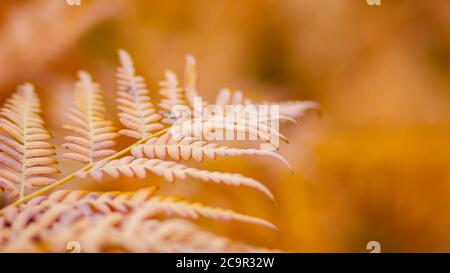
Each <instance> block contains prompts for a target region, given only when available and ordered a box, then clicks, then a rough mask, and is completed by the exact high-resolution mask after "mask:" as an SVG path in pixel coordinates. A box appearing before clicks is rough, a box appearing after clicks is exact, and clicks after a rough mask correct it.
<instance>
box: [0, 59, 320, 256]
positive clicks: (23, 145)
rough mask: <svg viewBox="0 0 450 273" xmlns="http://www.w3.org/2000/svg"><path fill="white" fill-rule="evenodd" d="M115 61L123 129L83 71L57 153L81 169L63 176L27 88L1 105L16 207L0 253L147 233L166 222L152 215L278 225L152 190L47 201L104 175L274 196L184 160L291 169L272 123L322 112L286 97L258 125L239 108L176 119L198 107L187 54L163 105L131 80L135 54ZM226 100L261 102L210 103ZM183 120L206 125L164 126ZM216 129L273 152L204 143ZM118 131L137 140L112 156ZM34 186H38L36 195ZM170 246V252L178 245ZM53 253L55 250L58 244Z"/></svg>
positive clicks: (1, 156)
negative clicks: (263, 162)
mask: <svg viewBox="0 0 450 273" xmlns="http://www.w3.org/2000/svg"><path fill="white" fill-rule="evenodd" d="M118 55H119V61H120V66H119V67H118V69H117V103H118V116H119V120H120V123H121V124H122V125H123V126H124V127H125V128H122V129H120V128H116V127H115V126H114V124H113V122H112V121H110V120H109V119H108V118H107V109H106V107H105V103H104V101H103V91H102V90H101V88H100V85H99V84H98V83H96V82H94V81H93V79H92V77H91V75H90V74H89V73H88V72H85V71H81V72H79V74H78V78H79V79H78V81H77V83H76V84H75V87H74V91H73V96H72V97H73V99H72V106H71V107H70V108H69V109H68V111H67V116H68V118H69V120H70V124H67V125H64V126H63V127H64V128H65V129H66V130H67V131H68V135H66V136H65V138H64V139H65V143H64V144H63V147H64V148H65V149H66V150H67V152H66V153H64V154H63V157H64V158H66V159H69V160H72V161H76V162H78V163H81V164H83V166H82V167H81V168H80V169H79V170H77V171H75V172H74V173H72V174H69V175H67V176H65V177H64V178H62V179H60V180H56V179H55V178H54V175H55V174H57V173H59V170H58V169H57V168H56V167H54V166H53V165H54V164H56V163H57V161H56V160H55V159H54V156H55V147H54V146H53V145H52V144H50V143H49V139H50V134H49V133H48V131H47V130H46V129H45V127H44V121H43V120H42V117H41V115H40V114H41V105H40V102H39V98H38V96H37V94H36V93H35V91H34V88H33V86H32V85H31V84H24V85H21V86H19V88H18V90H17V92H16V93H15V94H14V95H13V96H12V97H11V98H10V99H8V100H7V101H6V103H5V104H4V106H3V107H2V108H1V110H0V128H1V129H2V131H3V132H4V133H5V134H0V166H1V167H2V168H1V169H0V190H1V191H5V192H6V193H7V195H8V197H9V198H10V200H11V201H15V202H14V203H13V204H12V205H10V206H8V207H7V208H5V209H3V210H2V214H1V215H0V250H5V251H8V250H11V249H14V248H16V247H18V248H23V249H32V248H33V245H36V243H39V240H40V241H41V242H46V243H47V244H48V246H49V247H51V246H55V245H58V243H59V242H58V239H54V240H53V239H52V238H59V239H62V238H66V239H67V238H71V236H72V237H73V236H75V237H76V234H78V235H80V234H83V236H84V237H83V236H81V235H80V236H81V237H80V236H79V240H82V241H86V243H87V242H88V241H89V239H92V238H93V237H92V236H94V235H98V233H99V232H101V231H103V232H104V233H105V234H106V233H107V231H108V232H113V233H114V234H116V235H117V236H118V237H120V238H124V237H123V236H125V237H127V236H128V237H127V238H129V236H130V232H134V231H136V232H142V231H143V230H146V231H147V229H145V228H143V229H142V230H137V228H138V227H139V228H141V227H140V225H145V226H146V227H147V226H151V227H152V228H150V229H149V230H155V229H161V228H162V227H164V226H165V225H168V226H171V224H170V223H172V222H170V221H169V220H166V221H159V220H155V219H154V217H155V216H156V215H160V214H162V215H165V216H168V215H175V216H179V217H184V218H190V219H194V218H197V217H199V216H204V217H207V218H212V219H216V220H238V221H243V222H249V223H254V224H258V225H262V226H266V227H269V228H274V226H273V225H272V224H271V223H269V222H267V221H265V220H263V219H259V218H256V217H251V216H246V215H243V214H239V213H237V212H233V211H230V210H224V209H219V208H210V207H206V206H204V205H202V204H200V203H189V202H187V201H184V200H182V199H179V198H174V197H163V196H153V194H154V192H155V188H153V187H150V188H147V189H142V190H140V191H138V192H135V193H125V192H105V193H96V192H84V191H56V192H53V193H51V194H50V195H47V196H45V194H48V193H49V192H51V191H52V190H54V189H56V188H57V187H59V186H61V185H63V184H65V183H67V182H69V181H71V180H72V179H73V178H76V177H81V178H86V177H92V178H94V179H95V180H103V178H104V177H105V175H107V176H111V177H114V178H117V177H119V176H120V175H124V176H128V177H138V178H140V179H145V178H146V177H147V175H148V174H149V173H151V174H153V175H157V176H161V177H163V178H164V180H166V181H168V182H170V183H172V182H174V181H175V179H177V178H178V179H186V178H188V177H190V178H195V179H198V180H200V181H204V182H212V183H220V184H225V185H232V186H241V185H243V186H248V187H252V188H254V189H256V190H258V191H260V192H262V193H263V194H264V195H266V196H268V197H269V198H270V199H272V200H274V196H273V194H272V193H271V192H270V190H269V189H268V188H267V187H266V186H264V184H262V183H261V182H259V181H257V180H255V179H253V178H250V177H246V176H243V175H242V174H239V173H224V172H216V171H209V170H203V169H198V168H192V167H188V166H186V165H184V164H182V163H181V162H182V161H183V162H185V163H188V162H189V161H192V160H194V161H198V162H202V161H203V160H204V159H205V158H208V159H215V158H216V157H218V156H258V155H259V156H268V157H272V158H275V159H277V160H279V161H281V162H282V163H283V164H285V165H286V166H288V167H289V168H290V166H289V163H288V162H287V160H286V159H284V158H283V157H282V156H281V155H280V154H278V153H277V152H276V151H275V150H276V148H278V144H277V143H272V139H273V137H274V136H275V137H279V138H281V139H282V140H284V141H285V142H287V139H286V138H285V137H284V136H283V135H281V134H280V133H279V132H278V130H275V129H273V128H271V127H270V126H269V122H270V119H277V121H278V120H280V121H282V120H291V121H292V120H293V118H296V117H298V116H301V115H303V114H304V113H305V112H306V111H308V110H310V109H317V108H318V105H317V104H316V103H315V102H302V101H288V102H284V103H279V104H277V105H278V106H279V107H280V115H279V116H277V117H270V118H268V119H267V118H266V119H264V118H263V119H259V120H257V121H255V120H253V119H250V118H249V117H248V116H246V115H245V112H244V111H243V110H242V111H241V112H239V111H238V116H237V119H233V120H232V121H229V120H228V119H227V117H228V115H229V113H227V112H226V111H224V112H223V113H222V114H221V115H216V116H213V117H211V118H209V119H206V120H197V117H190V116H189V117H185V116H179V115H178V114H177V113H178V111H174V110H175V108H177V107H181V108H183V109H188V110H194V109H193V108H194V107H195V104H196V99H197V98H198V97H199V92H198V76H197V68H196V60H195V59H194V57H192V56H190V55H189V56H188V57H187V58H186V67H185V79H184V83H183V84H180V83H179V81H178V78H177V76H176V74H175V73H174V72H172V71H167V72H166V73H165V80H164V81H162V82H160V86H161V89H160V91H159V94H160V95H161V96H162V97H163V99H162V100H161V101H160V102H159V103H157V104H156V105H157V106H155V105H154V104H153V103H152V100H151V98H150V91H149V90H148V89H147V85H146V82H145V79H144V78H143V77H142V76H139V75H138V74H137V72H136V69H135V66H134V62H133V60H132V58H131V56H130V55H129V54H128V53H127V52H126V51H125V50H119V51H118ZM230 104H231V105H234V106H239V107H242V108H238V109H243V107H244V106H249V105H250V106H251V105H261V104H262V103H260V104H258V103H252V101H251V100H250V99H248V98H245V97H244V95H243V93H242V92H240V91H235V92H231V91H230V90H228V89H223V90H221V91H220V92H219V94H218V96H217V98H216V106H218V107H219V108H221V109H225V107H226V106H227V105H230ZM207 105H210V104H209V103H208V102H206V101H203V103H202V106H207ZM268 105H270V104H268ZM174 113H175V114H174ZM180 122H181V124H184V125H186V124H189V125H190V124H196V123H198V122H200V123H201V125H202V126H200V127H199V128H200V130H198V131H197V132H194V133H192V132H191V134H187V135H179V136H174V135H173V134H172V133H171V132H170V131H169V130H170V129H173V128H174V126H175V124H178V125H179V123H180ZM218 125H219V127H217V126H218ZM213 126H216V127H215V128H213V129H214V130H223V131H231V132H240V133H244V134H249V135H251V136H253V137H254V139H258V140H260V141H263V142H267V143H269V144H271V145H273V147H274V148H275V149H274V151H267V150H261V149H254V148H233V147H227V146H221V145H219V144H217V143H214V142H212V141H209V140H205V136H207V134H208V133H210V132H211V128H212V127H213ZM121 135H122V136H125V137H130V138H133V139H134V143H132V144H131V145H129V146H128V147H127V148H125V149H122V150H120V151H116V150H115V149H114V147H115V146H116V139H117V138H118V137H120V136H121ZM169 159H171V160H169ZM38 186H41V187H42V186H43V188H41V189H39V190H37V191H33V190H34V188H35V187H38ZM167 221H169V222H167ZM93 223H95V224H96V225H98V226H96V228H95V232H97V233H95V232H94V231H86V230H85V229H86V227H87V226H88V224H93ZM64 230H67V232H65V231H64ZM196 232H197V231H196ZM127 234H128V235H127ZM211 236H212V235H211ZM144 237H145V236H144ZM99 238H100V237H99ZM101 238H104V236H101ZM145 238H147V239H148V237H145ZM211 238H213V237H211ZM156 239H158V238H157V237H155V238H152V240H156ZM131 241H132V242H133V243H132V245H131V246H130V245H127V246H126V247H125V248H126V249H128V250H131V251H133V250H142V249H145V250H146V251H151V244H145V243H144V244H142V242H140V243H139V240H135V239H133V240H131ZM144 241H145V240H144ZM94 242H97V243H98V244H95V243H90V245H91V247H92V249H93V250H99V249H101V247H100V245H102V243H104V242H103V241H95V240H94ZM145 242H146V243H149V241H148V242H147V241H145ZM109 243H111V242H109ZM115 243H120V242H115ZM122 243H123V242H122ZM165 243H167V242H165ZM170 243H171V245H170V247H172V248H173V247H175V248H176V245H177V244H179V242H170ZM121 246H122V247H124V246H123V245H121ZM149 247H150V249H149ZM170 247H169V248H168V249H170ZM55 249H60V246H57V247H55Z"/></svg>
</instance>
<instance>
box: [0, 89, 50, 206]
mask: <svg viewBox="0 0 450 273" xmlns="http://www.w3.org/2000/svg"><path fill="white" fill-rule="evenodd" d="M0 116H1V117H0V128H1V129H2V130H3V131H5V132H7V133H8V134H9V135H10V136H5V135H0V166H1V169H0V188H1V189H2V190H3V191H6V193H7V195H8V197H9V198H10V199H16V198H22V197H24V196H25V195H27V194H28V193H30V192H31V191H32V190H33V188H34V187H40V186H46V185H49V184H51V183H53V182H55V179H54V178H52V177H51V176H52V175H53V174H57V173H59V170H58V169H57V168H55V167H52V166H51V165H53V164H55V163H57V161H56V160H55V159H54V157H53V156H54V155H55V147H54V146H53V145H52V144H50V143H49V142H48V141H49V139H50V138H51V136H50V134H49V132H48V131H47V130H46V129H45V127H44V121H43V119H42V117H41V104H40V101H39V98H38V96H37V94H36V93H35V91H34V87H33V85H31V84H29V83H26V84H23V85H21V86H19V87H18V89H17V92H16V93H15V94H13V95H12V97H11V98H9V99H8V100H7V101H6V103H5V104H4V106H3V107H2V108H1V110H0Z"/></svg>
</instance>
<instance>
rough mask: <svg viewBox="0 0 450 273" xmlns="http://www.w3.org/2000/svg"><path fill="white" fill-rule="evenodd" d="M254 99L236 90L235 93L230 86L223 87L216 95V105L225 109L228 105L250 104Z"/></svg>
mask: <svg viewBox="0 0 450 273" xmlns="http://www.w3.org/2000/svg"><path fill="white" fill-rule="evenodd" d="M249 104H252V101H251V100H250V99H249V98H245V97H244V94H243V93H242V92H241V91H239V90H236V91H234V92H233V93H232V92H231V91H230V89H228V88H223V89H221V90H220V91H219V93H218V94H217V96H216V105H217V106H219V107H221V108H222V109H225V107H226V106H227V105H249Z"/></svg>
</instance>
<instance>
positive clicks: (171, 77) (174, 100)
mask: <svg viewBox="0 0 450 273" xmlns="http://www.w3.org/2000/svg"><path fill="white" fill-rule="evenodd" d="M165 74H166V79H165V81H162V82H160V83H159V85H160V86H161V90H160V91H159V94H160V95H161V96H162V97H163V99H162V100H161V101H160V103H158V106H159V108H161V109H162V110H161V114H162V115H163V117H164V118H163V119H162V120H161V122H163V123H166V124H172V123H173V122H174V121H176V119H177V117H173V116H172V114H173V112H174V108H175V107H180V106H186V107H188V106H187V102H186V101H185V93H184V90H183V88H181V87H179V86H178V84H179V83H178V78H177V75H176V74H175V73H174V72H173V71H170V70H168V71H166V73H165Z"/></svg>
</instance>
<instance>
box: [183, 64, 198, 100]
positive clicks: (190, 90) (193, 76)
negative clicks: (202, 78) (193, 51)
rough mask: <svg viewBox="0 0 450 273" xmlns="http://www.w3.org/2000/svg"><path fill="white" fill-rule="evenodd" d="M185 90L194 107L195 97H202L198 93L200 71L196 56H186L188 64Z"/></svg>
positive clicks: (185, 75) (185, 72)
mask: <svg viewBox="0 0 450 273" xmlns="http://www.w3.org/2000/svg"><path fill="white" fill-rule="evenodd" d="M184 92H185V96H186V100H187V101H188V103H189V106H191V107H194V99H195V98H196V97H200V95H199V93H198V72H197V61H196V60H195V58H194V56H192V55H187V56H186V66H185V70H184Z"/></svg>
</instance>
